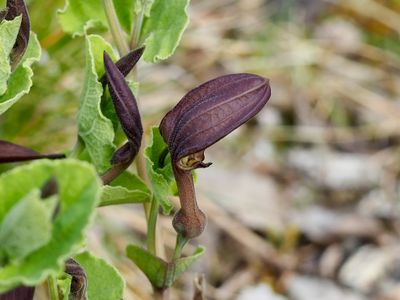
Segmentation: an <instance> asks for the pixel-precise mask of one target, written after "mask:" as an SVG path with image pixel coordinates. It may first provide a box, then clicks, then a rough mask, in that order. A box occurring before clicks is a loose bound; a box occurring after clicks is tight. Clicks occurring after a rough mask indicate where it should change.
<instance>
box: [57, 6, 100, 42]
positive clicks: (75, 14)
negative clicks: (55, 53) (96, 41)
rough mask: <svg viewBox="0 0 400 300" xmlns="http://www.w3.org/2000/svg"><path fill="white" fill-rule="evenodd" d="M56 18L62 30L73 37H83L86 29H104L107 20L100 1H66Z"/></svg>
mask: <svg viewBox="0 0 400 300" xmlns="http://www.w3.org/2000/svg"><path fill="white" fill-rule="evenodd" d="M58 18H59V20H60V24H61V26H62V28H63V30H64V31H65V32H67V33H70V34H73V35H83V34H84V33H85V32H86V30H87V29H89V28H96V27H102V28H106V26H107V18H106V15H105V13H104V9H103V1H102V0H85V1H81V0H67V1H66V3H65V6H64V8H63V9H62V10H59V11H58Z"/></svg>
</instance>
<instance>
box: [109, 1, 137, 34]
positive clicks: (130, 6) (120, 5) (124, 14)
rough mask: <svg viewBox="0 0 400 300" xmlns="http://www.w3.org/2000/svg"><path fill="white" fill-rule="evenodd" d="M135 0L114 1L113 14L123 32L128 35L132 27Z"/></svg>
mask: <svg viewBox="0 0 400 300" xmlns="http://www.w3.org/2000/svg"><path fill="white" fill-rule="evenodd" d="M135 1H136V0H114V7H115V12H116V13H117V16H118V19H119V22H120V23H121V26H122V28H123V29H124V30H125V32H127V33H130V32H131V31H132V25H133V15H134V9H135V8H134V3H135Z"/></svg>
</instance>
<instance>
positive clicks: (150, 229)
mask: <svg viewBox="0 0 400 300" xmlns="http://www.w3.org/2000/svg"><path fill="white" fill-rule="evenodd" d="M158 209H159V204H158V201H157V200H156V199H155V198H154V197H153V199H152V200H151V206H150V212H149V218H148V220H147V249H148V250H149V251H150V252H151V253H152V254H154V255H156V254H157V250H156V249H157V247H156V237H157V233H156V229H157V216H158Z"/></svg>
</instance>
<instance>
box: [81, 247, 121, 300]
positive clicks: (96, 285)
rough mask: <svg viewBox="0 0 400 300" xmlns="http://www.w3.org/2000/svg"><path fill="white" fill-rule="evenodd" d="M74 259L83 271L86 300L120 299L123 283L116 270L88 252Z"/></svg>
mask: <svg viewBox="0 0 400 300" xmlns="http://www.w3.org/2000/svg"><path fill="white" fill-rule="evenodd" d="M74 259H75V260H76V261H77V262H78V263H79V264H80V265H81V266H82V268H83V269H84V270H85V273H86V277H87V284H88V285H87V296H88V300H121V299H122V297H123V294H124V289H125V281H124V279H123V278H122V276H121V275H120V274H119V272H118V271H117V269H115V268H114V267H113V266H112V265H110V264H108V263H107V262H106V261H105V260H104V259H101V258H97V257H95V256H93V255H92V254H90V253H89V252H84V253H81V254H79V255H77V256H75V257H74Z"/></svg>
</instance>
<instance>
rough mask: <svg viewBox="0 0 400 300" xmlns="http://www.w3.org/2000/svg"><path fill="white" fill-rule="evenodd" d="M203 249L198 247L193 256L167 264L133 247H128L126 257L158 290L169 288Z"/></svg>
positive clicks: (197, 257)
mask: <svg viewBox="0 0 400 300" xmlns="http://www.w3.org/2000/svg"><path fill="white" fill-rule="evenodd" d="M204 250H205V249H204V248H203V247H198V248H197V249H196V251H195V252H194V253H193V255H191V256H188V257H184V258H180V259H177V260H176V261H174V262H171V263H167V262H165V261H164V260H162V259H161V258H158V257H156V256H154V255H153V254H151V253H150V252H149V251H147V250H145V249H143V248H141V247H139V246H135V245H129V246H128V247H127V249H126V255H127V256H128V257H129V258H130V259H131V260H132V261H133V262H134V263H135V265H137V266H138V268H139V269H140V270H141V271H142V272H143V273H144V274H145V275H146V277H147V278H148V279H149V281H150V282H151V284H152V285H153V286H154V287H156V288H159V289H164V288H167V287H170V286H172V285H173V284H174V282H175V281H176V280H177V279H178V278H179V276H180V275H182V274H183V273H184V272H185V271H186V270H187V269H188V268H189V267H190V266H192V265H193V264H194V263H195V262H196V261H197V260H198V259H199V258H200V256H201V255H202V254H203V253H204Z"/></svg>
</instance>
